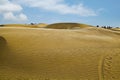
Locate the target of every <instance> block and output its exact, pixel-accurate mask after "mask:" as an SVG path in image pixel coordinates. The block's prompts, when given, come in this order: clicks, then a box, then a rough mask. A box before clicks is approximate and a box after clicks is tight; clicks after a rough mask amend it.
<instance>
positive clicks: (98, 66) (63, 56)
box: [0, 27, 120, 80]
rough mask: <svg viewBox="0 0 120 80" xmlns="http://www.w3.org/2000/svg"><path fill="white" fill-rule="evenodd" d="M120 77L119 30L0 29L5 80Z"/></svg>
mask: <svg viewBox="0 0 120 80" xmlns="http://www.w3.org/2000/svg"><path fill="white" fill-rule="evenodd" d="M1 44H2V45H1ZM119 75H120V33H119V32H117V31H115V32H114V31H111V30H105V29H101V28H92V27H88V28H82V29H79V30H72V29H71V30H66V29H62V30H61V29H60V30H59V29H37V28H8V27H6V28H0V79H2V80H7V79H11V80H119V79H120V76H119Z"/></svg>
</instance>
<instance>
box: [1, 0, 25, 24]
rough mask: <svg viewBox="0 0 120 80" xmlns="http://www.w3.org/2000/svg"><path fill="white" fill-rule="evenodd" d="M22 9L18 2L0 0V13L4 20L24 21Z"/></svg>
mask: <svg viewBox="0 0 120 80" xmlns="http://www.w3.org/2000/svg"><path fill="white" fill-rule="evenodd" d="M22 9H23V8H22V7H21V6H20V5H19V4H15V3H12V2H10V1H9V0H0V15H2V16H3V19H4V20H8V21H15V22H21V21H26V20H27V16H26V15H25V14H23V13H22ZM16 13H17V14H16Z"/></svg>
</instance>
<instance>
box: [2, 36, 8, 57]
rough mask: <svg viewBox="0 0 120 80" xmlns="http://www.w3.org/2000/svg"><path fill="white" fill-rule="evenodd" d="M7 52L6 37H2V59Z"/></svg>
mask: <svg viewBox="0 0 120 80" xmlns="http://www.w3.org/2000/svg"><path fill="white" fill-rule="evenodd" d="M7 51H8V46H7V41H6V39H5V38H4V37H2V36H0V59H1V58H2V57H3V56H4V55H5V54H6V52H7Z"/></svg>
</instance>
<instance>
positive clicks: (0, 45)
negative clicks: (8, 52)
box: [0, 36, 7, 49]
mask: <svg viewBox="0 0 120 80" xmlns="http://www.w3.org/2000/svg"><path fill="white" fill-rule="evenodd" d="M6 45H7V41H6V40H5V38H4V37H2V36H0V49H1V48H4V47H6Z"/></svg>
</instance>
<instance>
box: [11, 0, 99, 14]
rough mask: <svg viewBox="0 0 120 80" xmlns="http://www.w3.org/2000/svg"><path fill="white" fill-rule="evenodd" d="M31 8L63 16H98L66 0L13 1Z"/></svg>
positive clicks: (90, 10) (82, 6) (80, 5)
mask: <svg viewBox="0 0 120 80" xmlns="http://www.w3.org/2000/svg"><path fill="white" fill-rule="evenodd" d="M13 1H15V2H18V3H21V4H22V5H26V6H29V7H37V8H40V9H44V10H49V11H54V12H58V13H61V14H77V15H80V16H96V15H97V14H96V12H95V11H94V10H92V9H90V8H87V7H85V6H84V5H83V4H81V3H80V4H78V5H68V4H66V3H65V1H64V0H18V1H16V0H13Z"/></svg>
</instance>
